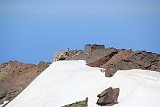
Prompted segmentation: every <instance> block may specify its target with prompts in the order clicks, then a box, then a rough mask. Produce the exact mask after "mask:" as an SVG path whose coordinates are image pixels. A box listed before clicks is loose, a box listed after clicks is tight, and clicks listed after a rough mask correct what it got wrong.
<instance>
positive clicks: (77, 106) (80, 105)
mask: <svg viewBox="0 0 160 107" xmlns="http://www.w3.org/2000/svg"><path fill="white" fill-rule="evenodd" d="M87 103H88V98H86V99H85V100H83V101H78V102H75V103H73V104H68V105H65V106H62V107H87V106H88V104H87Z"/></svg>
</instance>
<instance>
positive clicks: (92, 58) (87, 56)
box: [65, 44, 160, 77]
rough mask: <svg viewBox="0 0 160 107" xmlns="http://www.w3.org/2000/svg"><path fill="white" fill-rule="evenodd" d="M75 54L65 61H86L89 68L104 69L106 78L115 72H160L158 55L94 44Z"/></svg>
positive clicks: (159, 57)
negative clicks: (137, 70)
mask: <svg viewBox="0 0 160 107" xmlns="http://www.w3.org/2000/svg"><path fill="white" fill-rule="evenodd" d="M72 51H73V50H72ZM68 53H70V51H68ZM77 53H78V54H77ZM77 53H76V52H75V53H73V54H70V55H68V56H67V57H65V60H86V62H87V65H89V66H91V67H102V68H105V69H106V70H105V75H106V77H111V76H113V75H114V74H115V73H116V72H117V70H129V69H145V70H154V71H158V72H160V54H156V53H151V52H146V51H136V52H133V51H132V50H131V49H128V50H125V49H115V48H105V47H104V45H95V44H94V45H91V44H89V45H86V46H85V48H84V51H77Z"/></svg>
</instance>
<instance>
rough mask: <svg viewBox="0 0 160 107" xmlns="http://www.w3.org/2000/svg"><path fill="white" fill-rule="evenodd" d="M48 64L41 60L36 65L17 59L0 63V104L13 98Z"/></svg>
mask: <svg viewBox="0 0 160 107" xmlns="http://www.w3.org/2000/svg"><path fill="white" fill-rule="evenodd" d="M48 66H49V63H46V62H43V61H41V62H40V63H39V64H38V65H35V64H25V63H22V62H18V61H9V62H6V63H3V64H0V104H2V103H3V102H4V101H11V100H12V99H14V98H15V97H16V96H17V95H18V94H19V93H20V92H22V91H23V90H24V89H25V88H26V87H27V86H28V85H29V84H30V83H31V82H32V81H33V80H34V79H35V78H36V77H37V76H38V75H39V74H40V73H41V72H42V71H44V69H46V68H47V67H48Z"/></svg>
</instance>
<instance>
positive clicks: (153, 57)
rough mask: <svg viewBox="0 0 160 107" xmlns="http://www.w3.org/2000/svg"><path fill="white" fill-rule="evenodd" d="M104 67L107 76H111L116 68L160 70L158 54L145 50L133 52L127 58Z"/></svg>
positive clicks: (159, 56)
mask: <svg viewBox="0 0 160 107" xmlns="http://www.w3.org/2000/svg"><path fill="white" fill-rule="evenodd" d="M105 69H106V71H105V75H106V76H107V77H111V76H113V75H114V74H115V73H116V72H117V70H129V69H144V70H153V71H158V72H160V55H159V54H155V53H151V52H146V51H137V52H133V53H132V54H130V55H129V56H128V57H127V58H124V59H121V60H119V61H117V62H116V63H112V64H109V65H107V66H106V67H105Z"/></svg>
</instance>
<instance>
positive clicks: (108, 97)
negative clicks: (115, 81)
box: [97, 87, 120, 106]
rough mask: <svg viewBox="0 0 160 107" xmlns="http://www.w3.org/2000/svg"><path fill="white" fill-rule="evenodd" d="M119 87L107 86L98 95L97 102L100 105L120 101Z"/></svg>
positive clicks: (109, 104) (108, 104)
mask: <svg viewBox="0 0 160 107" xmlns="http://www.w3.org/2000/svg"><path fill="white" fill-rule="evenodd" d="M119 91H120V89H119V88H115V89H113V88H112V87H109V88H107V89H106V90H104V91H103V92H101V93H100V94H99V95H98V96H97V97H98V98H99V99H98V100H97V104H98V105H100V106H111V105H114V104H117V103H118V101H117V100H118V96H119Z"/></svg>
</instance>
